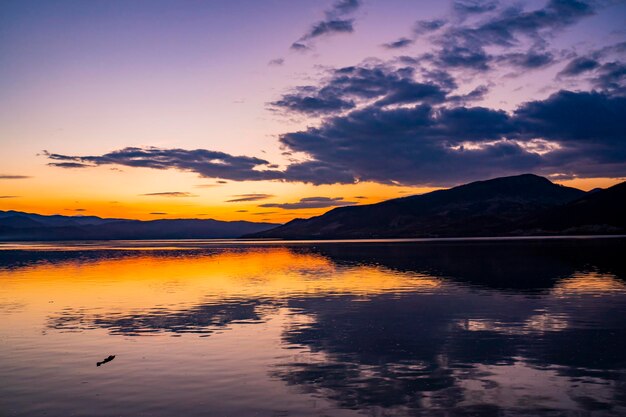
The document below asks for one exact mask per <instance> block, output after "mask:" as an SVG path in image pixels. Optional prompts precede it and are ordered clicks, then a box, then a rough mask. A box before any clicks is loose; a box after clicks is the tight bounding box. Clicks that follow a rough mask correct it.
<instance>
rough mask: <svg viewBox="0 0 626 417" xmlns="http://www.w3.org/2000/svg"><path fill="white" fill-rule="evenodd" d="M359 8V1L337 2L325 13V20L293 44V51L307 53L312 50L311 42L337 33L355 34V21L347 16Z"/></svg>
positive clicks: (317, 23)
mask: <svg viewBox="0 0 626 417" xmlns="http://www.w3.org/2000/svg"><path fill="white" fill-rule="evenodd" d="M359 6H360V1H359V0H338V1H336V2H335V3H334V4H333V5H332V7H331V8H330V9H328V10H326V11H325V12H324V16H325V18H324V20H320V21H319V22H316V23H314V24H313V25H312V26H311V28H310V29H309V30H308V31H307V32H306V33H305V34H304V35H302V36H301V37H300V39H298V40H297V41H296V42H294V43H292V44H291V49H292V50H295V51H300V52H305V51H308V50H309V49H311V46H312V45H311V42H312V41H313V40H314V39H316V38H319V37H321V36H327V35H332V34H335V33H352V32H354V19H346V16H348V15H350V14H352V13H354V12H355V11H356V10H357V9H358V8H359Z"/></svg>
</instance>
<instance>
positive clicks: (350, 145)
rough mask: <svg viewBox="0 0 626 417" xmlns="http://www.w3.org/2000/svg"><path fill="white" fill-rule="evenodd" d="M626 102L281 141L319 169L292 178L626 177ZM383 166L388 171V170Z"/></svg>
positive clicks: (556, 101) (448, 118)
mask: <svg viewBox="0 0 626 417" xmlns="http://www.w3.org/2000/svg"><path fill="white" fill-rule="evenodd" d="M623 120H626V98H624V97H610V96H608V95H606V94H602V93H582V92H579V93H576V92H568V91H562V92H559V93H557V94H554V95H553V96H551V97H549V98H548V99H546V100H542V101H534V102H530V103H526V104H524V105H522V106H520V107H519V108H518V109H517V111H515V112H514V113H513V114H509V113H506V112H504V111H497V110H492V109H488V108H483V107H455V108H435V107H432V106H430V105H426V104H422V105H417V106H414V107H412V108H396V109H387V110H385V109H381V108H379V107H375V106H370V107H367V108H364V109H361V110H357V111H353V112H351V113H349V114H347V115H345V116H336V117H333V118H330V119H327V120H325V121H324V122H323V123H322V125H321V126H319V127H315V128H309V129H306V130H303V131H299V132H293V133H288V134H285V135H282V136H281V138H280V141H281V143H282V144H283V145H284V146H285V147H286V148H288V149H290V150H292V151H297V152H303V153H305V154H307V155H309V156H310V157H311V158H312V159H313V160H311V161H306V162H302V163H299V164H293V165H291V166H289V167H288V168H287V171H286V175H287V178H300V180H302V181H309V182H313V183H315V184H326V183H333V182H348V183H351V182H358V181H375V182H379V183H387V184H405V185H447V184H454V183H458V182H463V181H467V180H469V179H480V178H487V177H495V176H501V175H508V174H515V173H520V172H528V171H533V172H538V173H544V174H551V173H562V172H568V175H581V176H583V175H582V174H584V176H622V175H624V174H626V144H624V141H623V138H624V137H626V125H625V124H624V123H623ZM381 161H385V162H384V163H381Z"/></svg>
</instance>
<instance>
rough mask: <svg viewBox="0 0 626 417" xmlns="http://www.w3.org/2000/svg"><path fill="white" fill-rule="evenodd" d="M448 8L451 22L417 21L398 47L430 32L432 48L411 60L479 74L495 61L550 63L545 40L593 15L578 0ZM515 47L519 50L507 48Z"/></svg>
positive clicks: (520, 65)
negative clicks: (528, 5)
mask: <svg viewBox="0 0 626 417" xmlns="http://www.w3.org/2000/svg"><path fill="white" fill-rule="evenodd" d="M453 12H454V18H455V19H454V20H456V22H455V23H454V24H447V22H446V21H445V20H443V19H438V20H431V21H419V22H417V23H416V25H415V27H414V29H413V37H409V38H404V39H406V40H407V42H403V43H400V44H398V45H397V46H398V47H403V46H407V45H410V44H411V43H412V41H414V40H415V37H417V36H419V35H421V34H425V33H429V34H431V36H430V37H429V40H430V41H431V43H432V44H433V45H434V47H433V49H432V50H431V51H430V52H427V53H425V54H422V55H421V56H419V57H418V58H417V59H416V62H422V63H424V62H430V63H431V65H434V66H435V67H439V68H444V69H455V70H471V71H479V72H484V71H488V70H491V69H492V68H493V64H494V63H498V64H506V65H511V66H513V67H516V68H520V69H533V68H540V67H544V66H546V65H549V64H551V63H553V62H554V61H555V57H554V54H553V53H552V52H549V51H547V50H546V48H547V45H548V41H549V39H550V38H551V37H552V36H553V35H554V34H555V33H557V32H558V31H560V30H562V29H564V28H566V27H568V26H570V25H573V24H575V23H577V22H578V21H580V20H581V19H583V18H585V17H587V16H591V15H593V13H594V5H592V3H590V2H587V1H581V0H549V1H548V2H547V3H546V4H545V6H544V7H541V8H539V9H535V10H525V9H524V8H522V7H521V6H519V5H517V6H500V5H499V4H498V2H495V1H456V2H455V3H454V5H453ZM476 14H481V19H478V20H476V19H467V18H468V17H469V16H470V15H476ZM435 31H436V32H435ZM409 41H410V42H409ZM393 45H394V42H391V43H389V44H387V46H388V47H393ZM514 48H515V49H520V48H521V49H522V50H514V51H512V49H514ZM488 49H489V51H488ZM524 50H525V52H524Z"/></svg>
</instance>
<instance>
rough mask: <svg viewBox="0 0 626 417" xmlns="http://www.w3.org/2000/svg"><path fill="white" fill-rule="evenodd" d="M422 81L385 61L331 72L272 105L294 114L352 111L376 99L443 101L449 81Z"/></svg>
mask: <svg viewBox="0 0 626 417" xmlns="http://www.w3.org/2000/svg"><path fill="white" fill-rule="evenodd" d="M436 81H437V80H435V81H431V82H420V81H416V79H415V70H414V69H413V68H409V67H403V68H393V67H390V66H387V65H383V64H371V65H361V66H351V67H343V68H339V69H335V70H332V71H330V73H329V75H328V78H327V79H326V80H324V81H323V82H322V83H321V84H320V85H319V86H311V85H309V86H300V87H297V88H296V89H295V90H294V91H292V92H290V93H287V94H284V95H283V96H282V97H281V98H280V99H279V100H276V101H274V102H272V103H270V105H271V106H272V107H273V108H277V109H281V110H283V111H286V112H291V113H302V114H309V115H323V114H328V113H337V112H341V111H345V110H350V109H353V108H355V107H357V105H358V104H359V103H365V102H367V101H372V100H377V104H378V105H379V106H384V105H392V104H406V103H417V102H426V103H439V102H442V101H444V99H445V96H446V93H447V91H448V84H443V83H441V84H440V83H437V82H436Z"/></svg>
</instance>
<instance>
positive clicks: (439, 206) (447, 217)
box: [254, 174, 585, 238]
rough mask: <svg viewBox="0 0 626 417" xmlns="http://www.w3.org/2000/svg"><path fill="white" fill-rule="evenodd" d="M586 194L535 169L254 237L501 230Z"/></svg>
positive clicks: (345, 210) (343, 211)
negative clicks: (560, 183)
mask: <svg viewBox="0 0 626 417" xmlns="http://www.w3.org/2000/svg"><path fill="white" fill-rule="evenodd" d="M584 195H585V192H584V191H581V190H579V189H576V188H572V187H565V186H562V185H558V184H554V183H552V182H551V181H550V180H549V179H547V178H544V177H540V176H538V175H534V174H522V175H515V176H510V177H501V178H494V179H490V180H484V181H476V182H472V183H469V184H464V185H460V186H457V187H453V188H449V189H445V190H437V191H433V192H430V193H426V194H420V195H414V196H409V197H402V198H397V199H392V200H387V201H383V202H381V203H377V204H370V205H363V206H350V207H339V208H335V209H333V210H330V211H329V212H327V213H325V214H324V215H322V216H317V217H312V218H310V219H307V220H304V221H298V222H290V223H287V224H285V225H283V226H279V227H277V228H276V229H273V230H269V231H266V232H261V233H258V234H256V235H254V236H255V237H278V238H371V237H438V236H441V237H444V236H486V235H493V234H500V233H502V231H503V230H505V226H506V225H508V224H512V223H513V222H515V221H519V220H520V219H523V218H525V217H527V216H529V215H530V214H532V213H537V212H539V211H542V210H544V209H547V208H551V207H555V206H559V205H563V204H566V203H568V202H570V201H573V200H576V199H578V198H580V197H582V196H584Z"/></svg>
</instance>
